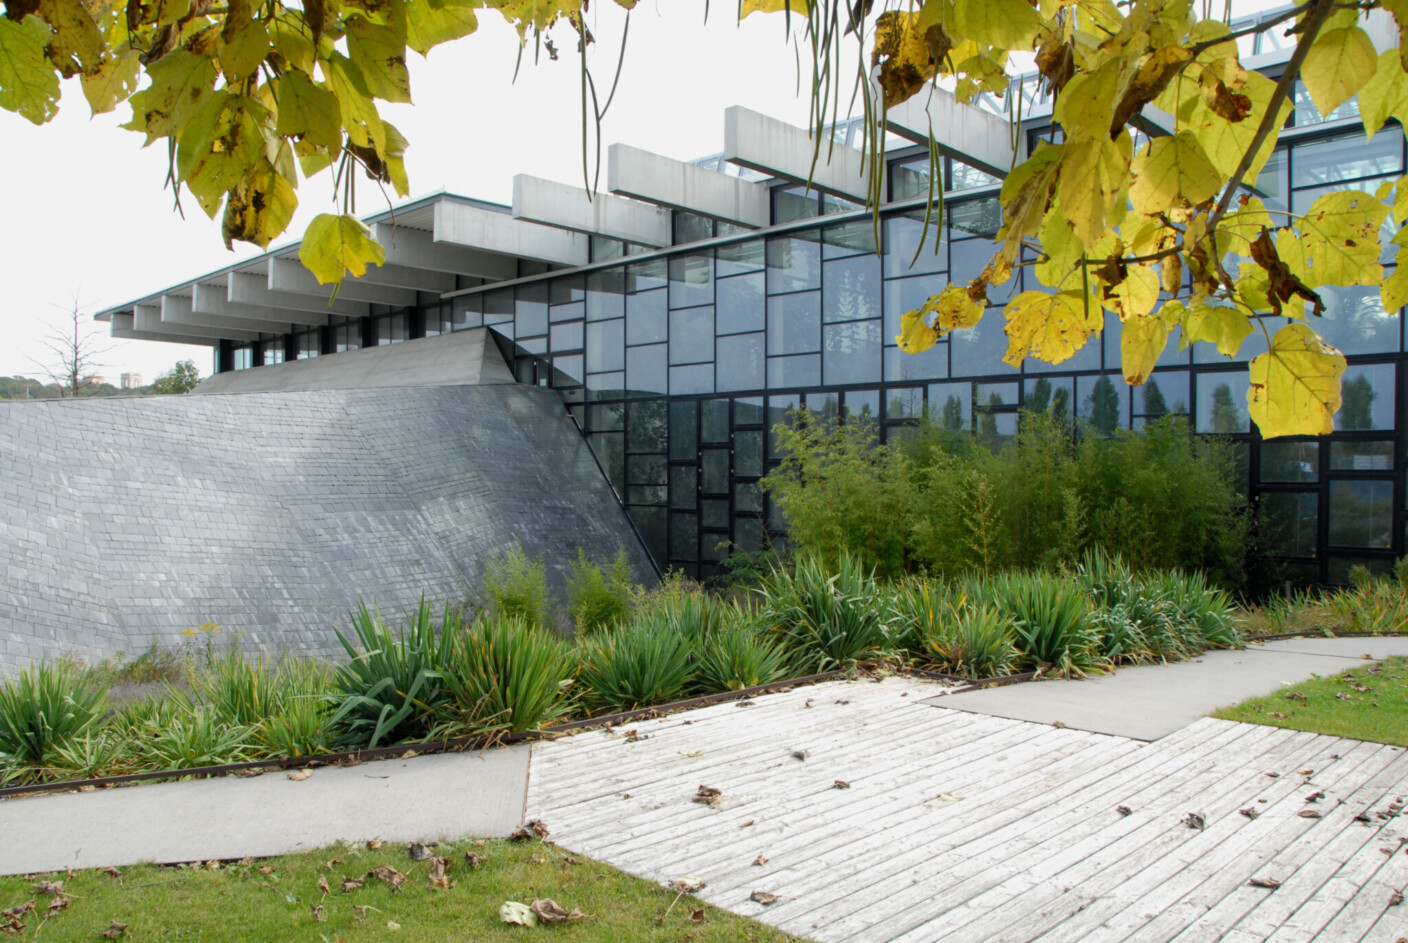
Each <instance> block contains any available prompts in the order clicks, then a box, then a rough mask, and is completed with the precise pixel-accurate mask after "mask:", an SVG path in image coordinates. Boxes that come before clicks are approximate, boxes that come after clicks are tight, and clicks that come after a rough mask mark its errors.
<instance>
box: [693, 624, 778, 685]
mask: <svg viewBox="0 0 1408 943" xmlns="http://www.w3.org/2000/svg"><path fill="white" fill-rule="evenodd" d="M694 659H695V663H694V664H695V667H694V674H695V686H696V687H697V689H698V690H700V691H701V692H703V693H708V694H712V693H714V692H716V691H737V690H739V689H741V688H751V687H753V686H754V685H758V684H768V683H769V682H772V681H778V680H780V679H782V678H785V677H786V676H787V653H786V652H784V651H783V650H782V648H781V647H779V646H778V645H777V643H776V642H774V641H773V640H771V639H769V638H765V637H763V636H760V635H759V634H758V632H757V630H755V629H754V628H753V627H752V626H751V625H749V624H747V622H740V623H738V624H734V625H730V626H728V627H725V628H723V629H720V630H718V631H715V632H711V633H709V634H708V635H706V636H704V637H702V638H701V639H699V640H698V641H696V642H695V645H694Z"/></svg>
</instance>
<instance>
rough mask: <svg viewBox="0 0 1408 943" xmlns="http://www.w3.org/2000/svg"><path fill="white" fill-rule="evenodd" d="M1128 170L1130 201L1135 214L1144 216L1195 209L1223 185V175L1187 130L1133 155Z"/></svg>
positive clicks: (1158, 140) (1156, 141) (1161, 139)
mask: <svg viewBox="0 0 1408 943" xmlns="http://www.w3.org/2000/svg"><path fill="white" fill-rule="evenodd" d="M1131 170H1132V171H1133V173H1134V183H1133V185H1132V186H1131V187H1130V189H1129V199H1130V202H1132V203H1133V204H1134V209H1135V211H1136V212H1139V213H1142V214H1144V215H1145V216H1153V215H1154V214H1156V213H1160V212H1164V211H1166V210H1169V209H1171V208H1174V207H1177V206H1180V205H1182V204H1184V203H1187V204H1191V205H1195V206H1196V205H1197V204H1199V203H1202V202H1203V201H1205V200H1208V199H1211V198H1212V197H1213V196H1214V195H1215V194H1216V193H1217V191H1218V189H1219V188H1220V187H1221V186H1222V176H1221V175H1220V174H1219V173H1218V172H1217V168H1216V167H1214V166H1213V164H1212V161H1210V160H1209V159H1208V155H1207V153H1206V152H1205V151H1204V150H1203V147H1202V145H1201V144H1199V143H1198V139H1197V138H1196V137H1194V136H1193V134H1192V132H1189V131H1180V132H1178V134H1176V135H1174V136H1173V137H1163V138H1159V139H1157V140H1155V141H1153V142H1151V143H1150V145H1149V147H1148V148H1147V149H1145V150H1143V151H1140V152H1139V154H1138V155H1136V156H1135V158H1134V162H1133V165H1132V167H1131Z"/></svg>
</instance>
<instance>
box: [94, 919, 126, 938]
mask: <svg viewBox="0 0 1408 943" xmlns="http://www.w3.org/2000/svg"><path fill="white" fill-rule="evenodd" d="M126 932H127V924H125V923H118V922H117V921H116V920H114V921H113V922H112V923H110V924H108V928H107V929H106V930H104V931H103V932H102V933H99V934H98V936H101V937H106V938H107V939H109V940H116V939H117V938H118V937H120V936H122V935H123V934H124V933H126Z"/></svg>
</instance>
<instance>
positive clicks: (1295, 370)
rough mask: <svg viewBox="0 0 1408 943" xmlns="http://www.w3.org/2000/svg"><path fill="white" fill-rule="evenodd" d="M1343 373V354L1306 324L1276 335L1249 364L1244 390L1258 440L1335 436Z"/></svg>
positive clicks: (1286, 329) (1292, 327)
mask: <svg viewBox="0 0 1408 943" xmlns="http://www.w3.org/2000/svg"><path fill="white" fill-rule="evenodd" d="M1344 368H1345V359H1344V354H1342V353H1340V352H1339V351H1338V350H1336V349H1335V348H1333V347H1331V346H1330V345H1329V344H1326V343H1325V342H1324V341H1323V340H1321V339H1320V338H1319V336H1317V335H1316V333H1315V332H1314V331H1312V330H1311V329H1310V328H1309V327H1307V326H1306V325H1304V324H1288V325H1286V326H1285V327H1283V328H1281V330H1279V331H1277V332H1276V336H1275V337H1274V338H1273V339H1272V341H1271V349H1270V350H1268V351H1267V352H1266V353H1264V354H1260V355H1259V356H1257V357H1256V358H1254V359H1253V360H1252V362H1251V387H1250V388H1249V389H1248V390H1247V412H1248V413H1250V414H1251V417H1252V420H1253V421H1254V422H1255V423H1256V424H1257V427H1258V428H1259V429H1260V430H1261V435H1262V437H1263V438H1266V439H1274V438H1276V437H1278V436H1283V435H1328V434H1329V433H1331V432H1334V431H1335V420H1334V416H1335V413H1336V412H1337V411H1338V410H1339V408H1340V377H1341V376H1342V375H1343V374H1344Z"/></svg>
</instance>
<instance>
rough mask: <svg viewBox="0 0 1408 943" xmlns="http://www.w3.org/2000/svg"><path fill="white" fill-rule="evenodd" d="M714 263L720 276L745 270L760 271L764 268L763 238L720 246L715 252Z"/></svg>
mask: <svg viewBox="0 0 1408 943" xmlns="http://www.w3.org/2000/svg"><path fill="white" fill-rule="evenodd" d="M714 254H715V257H716V261H715V263H714V265H715V267H716V269H717V272H718V276H719V278H723V277H724V276H725V275H740V274H742V273H744V272H758V271H761V270H762V268H763V259H764V251H763V240H761V239H749V240H748V241H747V242H735V243H731V244H729V245H726V246H719V247H718V249H716V250H715V252H714Z"/></svg>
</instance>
